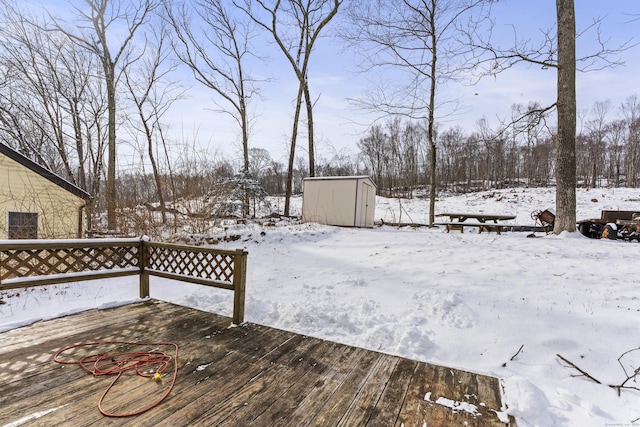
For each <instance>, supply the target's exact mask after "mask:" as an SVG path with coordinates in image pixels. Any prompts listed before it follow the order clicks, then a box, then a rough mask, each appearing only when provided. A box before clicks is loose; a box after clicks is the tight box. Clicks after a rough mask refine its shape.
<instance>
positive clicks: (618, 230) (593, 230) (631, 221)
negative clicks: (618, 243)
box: [578, 210, 640, 242]
mask: <svg viewBox="0 0 640 427" xmlns="http://www.w3.org/2000/svg"><path fill="white" fill-rule="evenodd" d="M578 231H580V233H581V234H582V235H584V236H587V237H589V238H591V239H610V240H617V239H622V240H626V241H632V240H637V241H638V242H640V211H615V210H603V211H602V213H601V214H600V218H592V219H585V220H582V221H578Z"/></svg>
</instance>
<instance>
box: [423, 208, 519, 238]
mask: <svg viewBox="0 0 640 427" xmlns="http://www.w3.org/2000/svg"><path fill="white" fill-rule="evenodd" d="M435 216H436V217H447V216H448V217H449V221H448V222H436V223H435V225H444V226H445V227H446V230H447V233H448V232H449V231H451V230H460V232H461V233H464V227H475V228H477V229H478V233H482V232H483V231H486V232H488V233H490V232H492V231H495V232H496V233H497V234H501V233H502V231H503V230H504V229H505V228H509V227H513V225H512V224H503V223H499V222H498V221H508V220H511V219H515V217H516V216H515V215H496V214H485V213H459V212H443V213H439V214H436V215H435ZM468 219H474V220H476V221H477V222H467V220H468Z"/></svg>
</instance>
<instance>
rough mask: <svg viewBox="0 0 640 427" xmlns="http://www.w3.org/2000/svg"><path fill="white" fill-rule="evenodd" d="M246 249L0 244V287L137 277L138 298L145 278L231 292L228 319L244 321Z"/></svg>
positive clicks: (99, 242) (131, 242)
mask: <svg viewBox="0 0 640 427" xmlns="http://www.w3.org/2000/svg"><path fill="white" fill-rule="evenodd" d="M246 266H247V252H246V251H244V250H242V249H239V250H235V251H231V250H224V249H214V248H204V247H198V246H187V245H174V244H167V243H158V242H150V241H146V240H138V239H95V240H93V239H87V240H59V241H47V242H37V241H33V240H29V241H24V240H11V241H3V242H0V290H5V289H15V288H22V287H25V286H38V285H45V284H54V283H64V282H71V281H81V280H93V279H104V278H111V277H119V276H128V275H139V276H140V297H141V298H144V297H147V296H149V294H150V292H149V276H158V277H164V278H168V279H175V280H180V281H185V282H190V283H197V284H201V285H206V286H214V287H217V288H224V289H229V290H233V291H234V306H233V322H234V323H236V324H238V323H242V322H243V321H244V299H245V285H246Z"/></svg>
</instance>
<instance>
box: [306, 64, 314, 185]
mask: <svg viewBox="0 0 640 427" xmlns="http://www.w3.org/2000/svg"><path fill="white" fill-rule="evenodd" d="M304 103H305V105H306V107H307V133H308V136H307V138H308V140H309V176H310V177H314V176H316V155H315V152H316V148H315V143H314V139H313V104H312V103H311V94H310V93H309V85H308V84H307V79H306V76H305V80H304Z"/></svg>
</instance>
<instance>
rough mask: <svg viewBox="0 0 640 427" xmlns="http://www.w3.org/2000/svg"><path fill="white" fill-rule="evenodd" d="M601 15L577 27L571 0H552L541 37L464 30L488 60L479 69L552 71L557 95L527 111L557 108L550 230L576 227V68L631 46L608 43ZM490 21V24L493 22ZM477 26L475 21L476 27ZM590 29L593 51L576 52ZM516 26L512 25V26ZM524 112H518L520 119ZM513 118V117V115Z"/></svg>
mask: <svg viewBox="0 0 640 427" xmlns="http://www.w3.org/2000/svg"><path fill="white" fill-rule="evenodd" d="M601 23H602V19H601V18H598V19H595V20H594V21H593V22H592V23H591V24H590V25H589V26H587V28H585V29H584V30H581V31H579V32H577V31H576V23H575V9H574V1H573V0H556V27H557V30H556V31H555V32H554V31H552V30H545V31H542V35H543V40H542V41H541V42H540V43H539V44H537V45H536V44H534V43H533V42H532V41H531V40H528V39H522V38H520V37H518V35H517V34H514V39H515V41H514V43H513V45H512V46H511V47H508V48H506V49H504V48H501V47H499V46H494V45H492V42H491V40H490V39H491V30H492V28H491V29H490V30H489V37H488V39H487V38H486V37H485V36H482V35H478V33H477V32H475V31H476V30H477V28H475V29H474V33H472V34H469V36H470V41H469V45H470V46H472V47H474V48H478V50H475V49H474V52H478V51H480V52H482V55H481V57H482V58H483V59H482V60H480V61H479V62H480V63H484V64H485V65H487V66H486V67H485V68H484V73H485V74H488V75H493V76H495V75H496V74H498V73H500V72H501V71H503V70H505V69H508V68H511V67H514V66H515V65H516V64H521V63H527V64H534V65H537V66H540V67H541V68H542V69H554V70H556V72H557V98H556V100H555V102H553V103H551V104H549V105H548V106H545V107H541V108H540V109H536V110H533V111H531V112H529V113H528V115H531V114H537V115H541V114H546V113H548V112H550V111H552V110H553V109H554V108H555V109H556V112H557V126H558V132H557V138H556V168H555V172H556V221H555V226H554V233H556V234H558V233H560V232H562V231H570V232H572V231H575V229H576V200H575V194H576V189H575V187H576V152H575V145H576V100H575V99H576V93H575V74H576V71H583V72H586V71H597V70H600V69H603V68H606V67H613V66H617V65H620V64H621V62H620V61H619V60H617V59H616V56H617V55H618V54H619V53H620V52H622V51H624V50H626V49H628V48H630V47H631V46H632V45H631V44H630V42H625V43H622V44H620V45H618V46H615V47H613V48H612V47H610V46H609V44H608V43H607V42H606V40H605V39H604V38H603V36H602V34H601V32H600V24H601ZM492 26H493V24H492ZM478 28H479V27H478ZM591 30H593V31H595V33H596V43H595V46H596V47H595V48H594V50H593V51H592V52H590V53H588V54H586V55H583V56H581V57H580V58H577V57H576V53H575V51H576V47H575V45H576V39H577V38H579V37H581V36H583V35H585V34H587V33H588V32H589V31H591ZM514 31H515V30H514ZM526 117H527V116H522V117H521V118H522V119H525V118H526ZM514 122H515V121H514Z"/></svg>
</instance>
